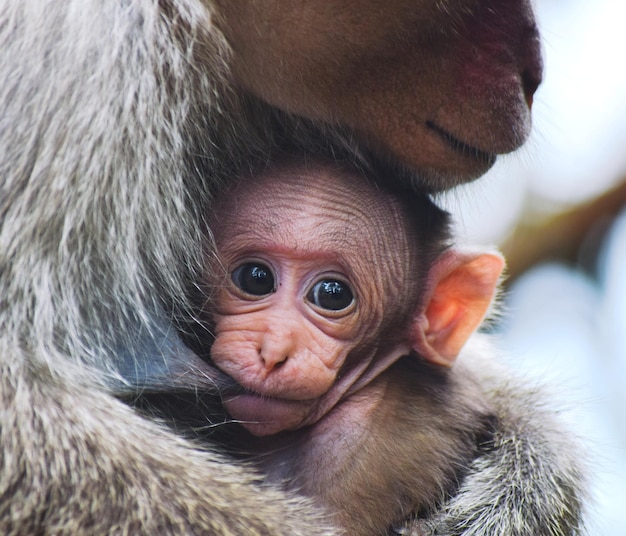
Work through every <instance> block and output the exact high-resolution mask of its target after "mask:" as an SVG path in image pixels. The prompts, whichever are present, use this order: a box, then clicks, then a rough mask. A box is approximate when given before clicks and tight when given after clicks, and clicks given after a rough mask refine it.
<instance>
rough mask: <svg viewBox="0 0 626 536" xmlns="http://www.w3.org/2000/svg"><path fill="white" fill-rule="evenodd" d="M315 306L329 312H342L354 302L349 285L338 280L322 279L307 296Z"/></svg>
mask: <svg viewBox="0 0 626 536" xmlns="http://www.w3.org/2000/svg"><path fill="white" fill-rule="evenodd" d="M306 298H307V300H309V301H310V302H311V303H312V304H313V305H316V306H317V307H320V308H321V309H326V310H328V311H341V310H343V309H346V308H347V307H349V306H350V305H352V302H353V301H354V296H353V295H352V290H350V287H349V286H348V284H347V283H345V282H343V281H339V280H337V279H322V280H320V281H318V282H317V283H315V284H314V285H313V286H312V287H311V290H309V293H308V294H307V296H306Z"/></svg>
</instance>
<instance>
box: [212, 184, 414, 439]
mask: <svg viewBox="0 0 626 536" xmlns="http://www.w3.org/2000/svg"><path fill="white" fill-rule="evenodd" d="M356 185H359V188H361V191H355V189H354V188H355V186H356ZM240 188H241V190H242V191H240V192H237V195H236V196H232V197H236V198H237V199H238V201H237V207H236V211H235V210H233V208H234V207H231V206H229V205H228V204H227V205H226V207H227V208H225V209H223V211H222V212H221V222H222V224H221V225H220V228H219V229H218V232H217V233H216V242H217V250H218V255H219V260H220V262H221V264H222V266H223V267H224V271H223V273H224V277H223V280H222V281H221V282H219V283H218V285H217V286H218V291H217V296H216V303H215V309H214V310H215V313H214V315H213V321H214V326H215V335H216V338H215V341H214V344H213V346H212V349H211V357H212V360H213V362H214V363H215V365H216V366H217V367H219V368H220V369H221V370H222V371H223V372H225V373H226V374H228V375H229V376H231V377H232V378H233V379H234V380H235V381H236V382H237V383H239V384H240V385H241V386H242V387H243V388H245V389H246V392H245V393H244V394H239V395H237V396H234V397H232V398H230V399H227V400H226V401H225V405H226V408H227V409H228V411H229V412H230V413H231V415H232V416H233V417H234V418H235V419H238V420H241V421H242V423H243V424H244V426H246V427H247V428H248V429H249V430H250V431H251V432H253V433H255V434H258V435H267V434H272V433H276V432H278V431H281V430H287V429H294V428H299V427H301V426H304V425H306V424H311V423H313V422H316V421H317V420H318V419H319V418H321V417H322V416H323V415H324V414H326V413H327V412H328V411H329V410H330V409H331V408H332V407H333V406H334V405H335V404H336V403H337V402H338V401H340V400H341V399H342V398H343V397H344V396H346V394H348V393H349V392H352V391H353V390H354V389H355V388H356V387H357V386H360V385H362V384H364V383H366V382H368V381H370V379H371V378H372V377H373V371H374V370H378V367H380V366H383V363H378V361H380V360H378V359H377V363H376V366H375V367H374V363H373V361H374V357H375V356H376V351H377V346H378V345H377V344H376V341H377V339H378V338H379V335H380V333H379V331H380V327H381V324H382V321H383V317H384V315H383V313H385V314H387V312H388V311H386V309H387V308H390V307H391V304H392V303H393V302H394V301H397V300H398V299H399V296H401V288H400V287H401V284H402V281H403V279H404V272H406V271H407V263H408V258H405V257H408V256H407V255H406V251H407V244H406V241H405V240H404V238H402V233H401V232H398V229H399V228H400V225H399V224H400V222H399V220H398V216H397V214H396V213H395V211H394V210H393V208H394V207H393V206H390V205H388V204H387V203H386V202H385V201H383V200H381V199H380V197H381V196H380V194H379V192H376V191H375V190H374V191H370V188H371V187H370V186H367V185H366V184H364V181H363V180H355V181H353V180H352V179H347V178H342V177H330V176H328V174H323V173H321V174H319V175H316V176H314V177H312V176H307V177H298V176H296V177H290V180H287V181H285V180H284V177H283V178H281V179H278V178H274V179H272V178H261V179H260V180H258V181H257V182H256V183H255V184H254V185H245V186H243V185H242V186H241V187H240ZM371 190H373V188H371ZM381 227H384V228H385V229H389V228H391V229H394V230H395V233H393V235H395V237H396V238H392V239H387V238H384V231H383V230H382V229H381ZM390 255H391V257H392V258H390ZM384 366H388V365H384ZM376 373H377V372H376Z"/></svg>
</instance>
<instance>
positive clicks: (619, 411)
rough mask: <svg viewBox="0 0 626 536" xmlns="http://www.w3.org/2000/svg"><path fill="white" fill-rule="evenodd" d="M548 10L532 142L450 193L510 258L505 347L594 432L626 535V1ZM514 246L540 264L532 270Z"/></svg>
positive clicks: (548, 4)
mask: <svg viewBox="0 0 626 536" xmlns="http://www.w3.org/2000/svg"><path fill="white" fill-rule="evenodd" d="M536 7H537V13H538V18H539V24H540V27H541V31H542V36H543V42H544V57H545V78H544V83H543V84H542V86H541V87H540V89H539V91H538V93H537V95H536V98H535V105H534V133H533V135H532V137H531V140H530V142H529V143H528V144H527V145H526V146H525V147H524V148H523V149H522V150H521V151H518V152H517V153H516V154H514V155H512V156H510V157H506V158H505V159H503V160H502V162H500V163H499V164H497V166H496V168H495V169H494V170H493V171H492V172H490V173H489V174H488V175H487V176H486V177H484V178H482V179H481V180H479V181H478V182H477V183H475V184H472V185H469V186H467V187H463V188H460V189H457V190H456V191H454V192H452V193H451V194H449V195H447V196H446V197H445V199H444V204H445V205H446V206H447V208H448V209H449V210H451V211H452V212H453V213H454V214H455V217H456V219H457V223H458V229H457V232H458V233H459V234H460V235H461V237H463V239H464V240H466V241H468V242H470V243H494V242H495V243H498V244H500V245H501V246H502V247H503V249H504V250H505V253H507V255H508V256H509V258H510V259H511V270H512V275H513V276H514V280H513V281H512V283H511V285H510V287H509V288H508V295H507V298H506V301H505V307H506V315H505V319H504V320H503V322H502V323H501V325H500V326H499V327H498V331H499V333H500V336H501V338H502V346H503V347H504V349H505V350H506V352H507V353H508V359H509V361H510V364H511V366H512V367H514V368H516V369H517V370H519V371H520V372H521V373H522V374H524V375H526V376H528V377H529V378H539V379H540V381H541V382H543V383H547V384H548V385H549V387H550V389H551V391H552V392H553V393H554V396H555V399H556V400H557V403H559V402H560V404H561V406H564V407H566V408H567V409H566V417H567V418H568V420H569V421H570V422H571V426H572V427H573V428H574V429H575V430H576V432H577V433H578V434H579V435H580V436H581V437H582V438H583V441H584V442H585V443H586V447H587V450H588V452H589V457H588V460H587V461H588V463H589V464H590V466H591V467H592V468H593V471H592V473H593V490H592V492H593V501H592V504H591V507H590V512H589V516H588V517H589V518H590V525H591V527H590V529H591V530H590V532H591V534H592V535H593V536H626V520H625V519H624V518H625V517H626V188H622V190H619V189H617V190H616V191H615V192H614V193H611V194H610V195H609V196H607V195H606V193H607V191H609V190H611V189H613V188H616V187H619V185H621V184H626V0H537V1H536ZM602 195H604V196H605V198H608V199H609V201H608V204H607V202H599V203H593V201H594V200H595V199H596V198H598V197H601V196H602ZM589 203H592V204H591V205H589ZM585 204H587V205H588V206H589V207H590V208H588V210H587V209H583V208H581V205H582V206H584V205H585ZM620 207H621V208H620ZM568 211H569V213H570V216H569V217H567V218H564V219H563V218H562V219H561V223H557V224H555V223H554V222H555V221H556V220H554V218H553V216H554V215H555V214H559V213H563V212H568ZM583 213H584V214H586V216H581V215H582V214H583ZM589 214H591V216H589ZM559 226H560V227H559ZM520 228H522V229H525V231H524V232H523V233H520V231H519V230H520ZM514 230H517V234H516V235H513V234H512V233H513V231H514ZM572 237H573V238H572ZM572 244H575V245H576V248H575V252H574V253H575V254H574V255H572V254H571V249H572ZM579 246H580V247H579ZM515 252H519V255H520V256H521V257H522V258H525V259H528V258H529V257H531V256H532V255H531V254H533V255H534V254H536V255H537V257H538V258H539V259H540V262H539V263H537V264H535V265H534V266H533V267H532V268H531V269H529V270H526V269H525V267H524V266H522V264H520V261H519V259H517V258H516V256H515V255H514V253H515ZM529 252H530V253H529ZM522 271H523V273H520V272H522ZM518 276H519V277H518ZM529 381H530V380H529Z"/></svg>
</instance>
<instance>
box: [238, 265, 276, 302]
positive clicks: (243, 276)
mask: <svg viewBox="0 0 626 536" xmlns="http://www.w3.org/2000/svg"><path fill="white" fill-rule="evenodd" d="M231 279H232V280H233V283H235V285H237V287H239V288H240V289H241V290H243V291H244V292H245V293H246V294H252V295H253V296H265V295H266V294H271V293H272V292H274V291H275V290H276V288H275V285H274V274H272V271H271V270H270V269H269V268H268V267H267V266H265V265H264V264H261V263H257V262H247V263H246V264H242V265H241V266H239V267H238V268H236V269H235V270H234V271H233V273H232V275H231Z"/></svg>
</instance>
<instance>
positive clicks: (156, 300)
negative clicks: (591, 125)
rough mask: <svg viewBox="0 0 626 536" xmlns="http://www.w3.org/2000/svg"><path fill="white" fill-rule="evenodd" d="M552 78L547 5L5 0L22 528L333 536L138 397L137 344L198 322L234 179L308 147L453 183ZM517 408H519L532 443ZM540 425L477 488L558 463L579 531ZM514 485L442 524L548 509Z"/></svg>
mask: <svg viewBox="0 0 626 536" xmlns="http://www.w3.org/2000/svg"><path fill="white" fill-rule="evenodd" d="M231 66H232V70H231V68H230V67H231ZM540 71H541V67H540V59H539V54H538V40H537V32H536V27H535V24H534V20H533V17H532V12H531V9H530V7H529V2H528V0H497V1H496V0H493V1H483V2H479V1H473V0H443V1H438V2H435V1H428V0H423V1H421V2H415V1H408V0H407V1H395V2H385V3H384V4H383V3H379V2H375V1H373V0H372V1H368V2H356V1H351V2H344V1H341V2H340V1H336V2H325V1H316V2H307V3H295V2H293V3H292V2H266V1H259V2H255V1H243V0H242V1H241V2H231V1H226V0H225V1H224V2H210V1H209V0H205V1H200V0H169V1H167V0H164V1H161V2H157V1H156V0H137V1H134V2H126V1H117V2H114V1H110V2H102V1H101V0H68V1H67V2H55V1H53V0H3V1H2V2H1V3H0V73H1V74H2V80H3V82H2V84H0V107H1V108H0V181H1V182H0V378H1V380H0V381H1V384H0V385H1V391H0V397H1V404H2V412H1V413H0V415H1V417H0V418H1V421H0V434H1V435H0V448H1V452H2V457H1V458H0V465H1V466H0V531H1V532H2V533H4V534H25V533H72V534H74V533H81V532H88V533H141V532H145V533H183V532H196V533H198V532H207V533H211V534H233V533H234V534H255V533H256V534H268V533H270V534H298V533H301V534H307V533H308V534H321V533H324V532H325V529H324V527H323V526H322V525H321V524H320V523H318V522H313V520H316V519H317V518H318V514H317V513H315V512H312V511H311V510H310V509H309V507H308V506H307V505H306V504H305V503H304V502H302V501H301V500H299V499H298V498H287V497H284V496H282V495H280V494H279V493H278V492H277V491H275V490H274V491H272V490H270V489H267V488H265V487H263V486H262V484H260V483H258V482H257V481H256V480H255V478H254V476H253V475H251V474H249V472H248V471H246V469H245V468H242V467H238V466H236V465H235V464H233V463H225V462H224V460H223V459H222V458H221V457H219V456H218V455H215V454H211V453H203V452H200V451H198V450H197V449H196V448H194V445H193V444H191V443H189V442H187V441H185V440H183V439H181V438H180V437H178V436H177V435H175V434H174V433H172V432H170V431H167V430H164V429H163V428H162V427H160V426H159V425H157V424H156V423H154V422H151V421H150V420H148V419H145V418H142V417H141V416H139V415H138V414H137V413H135V412H134V411H133V410H132V409H130V408H129V407H127V406H126V405H124V404H123V403H121V402H119V401H118V400H117V399H116V398H115V396H114V395H115V394H116V393H117V392H119V390H120V386H122V385H126V386H128V385H132V383H133V381H134V379H136V378H141V377H142V370H143V369H142V366H143V365H144V364H142V362H141V361H140V360H139V359H137V360H133V358H134V357H138V356H139V355H140V354H145V348H135V347H134V346H133V344H134V343H135V341H136V340H138V337H137V333H138V332H141V331H147V332H148V333H150V334H152V335H153V337H154V339H155V341H157V339H158V335H159V328H158V327H157V326H155V324H154V317H155V315H156V314H157V312H158V311H161V310H162V309H163V308H166V309H167V310H168V311H171V312H175V313H177V314H182V315H186V314H188V312H189V307H188V306H189V304H188V303H187V301H186V300H185V299H184V296H185V290H186V289H187V283H188V282H189V281H190V280H193V277H194V275H195V273H196V272H197V270H198V269H199V267H200V266H201V262H202V260H203V259H202V257H201V255H200V251H201V247H200V242H201V240H203V236H202V235H201V233H199V232H198V227H199V226H198V223H199V222H200V221H201V216H200V215H201V214H203V213H205V211H206V210H207V209H208V206H209V203H210V198H211V187H212V185H213V184H214V183H215V182H217V181H220V180H222V179H223V177H225V176H227V175H226V174H227V173H232V171H233V170H234V169H236V168H238V167H239V166H241V165H243V164H244V163H246V162H250V161H251V160H252V159H254V158H257V157H262V156H263V155H267V154H268V153H269V152H271V150H272V148H273V146H274V145H275V144H281V143H282V142H283V141H284V140H290V142H292V143H295V144H296V145H297V144H301V145H303V146H310V145H312V144H320V145H323V146H325V147H329V148H330V149H329V150H330V151H331V152H334V153H337V152H339V153H345V154H346V155H353V157H354V158H355V159H356V160H358V162H359V163H360V165H365V166H372V167H374V168H375V167H377V166H382V167H387V168H391V169H395V170H396V171H397V173H396V175H397V176H399V177H408V178H409V179H411V180H413V181H414V182H415V184H416V186H418V187H424V188H429V189H433V190H437V189H445V188H448V187H450V186H453V185H454V184H457V183H459V182H462V181H463V180H467V179H470V178H475V177H477V176H479V175H480V174H481V173H482V172H484V171H485V170H486V169H487V168H488V167H489V166H490V165H491V163H492V162H493V160H494V155H495V154H496V153H500V152H506V151H509V150H512V149H514V148H516V147H517V146H518V145H519V144H520V143H521V142H522V141H523V140H524V138H525V136H526V134H527V131H528V125H529V119H528V117H529V111H528V105H529V103H530V101H531V100H532V94H533V92H534V89H535V87H536V85H537V83H538V80H539V77H540ZM164 329H169V327H168V325H167V320H165V328H164ZM173 355H176V356H178V358H179V359H178V360H177V361H175V362H174V361H171V362H170V361H167V360H166V361H164V362H163V366H164V372H163V378H164V379H163V383H162V384H161V385H159V387H160V388H166V387H167V385H165V382H166V380H167V381H170V382H171V383H176V382H175V380H176V378H178V377H180V378H181V382H182V383H183V384H184V385H185V386H186V387H193V386H194V385H195V386H197V387H198V388H200V387H203V386H204V387H208V386H209V385H210V383H211V381H210V380H211V374H212V370H211V368H210V367H209V366H208V365H207V364H206V363H204V362H202V361H200V360H198V359H196V358H195V357H194V356H193V354H191V353H190V352H186V353H185V350H184V349H183V348H178V349H176V351H175V352H173ZM163 357H167V353H166V352H164V353H163ZM170 357H171V356H170ZM129 363H131V364H132V365H133V366H132V367H128V364H129ZM133 375H134V376H133ZM177 375H178V376H177ZM203 382H204V383H203ZM509 410H510V411H509ZM518 412H519V413H521V410H519V409H516V406H514V405H513V406H510V407H509V406H508V405H506V404H505V405H504V407H503V409H502V416H503V422H504V423H505V424H507V425H508V428H507V427H506V426H505V427H504V428H503V430H505V432H506V431H507V430H509V431H510V436H511V437H517V436H515V434H514V432H513V430H514V429H516V428H515V426H517V425H518V423H519V422H520V421H519V420H518V419H516V417H517V414H518ZM509 417H510V418H509ZM511 423H513V424H511ZM521 426H522V427H523V429H524V430H527V431H529V432H530V433H531V435H532V432H535V434H536V435H535V436H533V439H537V441H536V444H537V445H538V446H537V448H536V450H533V451H532V452H530V453H529V450H528V445H529V444H531V443H534V442H533V441H528V442H527V443H525V442H524V440H523V439H520V440H519V441H520V442H519V443H516V444H515V447H516V448H514V449H513V450H512V451H511V450H506V452H505V449H504V447H502V448H496V449H495V450H494V452H495V454H494V453H493V452H491V453H489V454H486V455H485V456H484V457H482V458H481V459H479V460H478V461H477V464H476V467H475V468H474V469H473V472H470V474H469V475H468V482H469V483H470V484H471V483H472V482H476V481H482V482H483V489H491V488H492V487H493V486H492V484H493V483H494V479H495V478H498V477H499V476H501V475H502V474H506V475H516V474H517V471H516V470H517V469H518V468H519V467H524V468H528V469H530V468H531V467H534V466H533V465H527V464H529V463H530V462H529V461H528V460H529V459H531V458H532V461H534V458H533V456H535V455H537V456H538V457H539V458H541V459H544V458H545V459H546V460H547V461H546V462H545V463H546V464H547V466H548V467H549V471H548V473H547V474H549V475H550V477H551V479H549V480H550V481H551V482H552V481H553V482H554V484H553V487H549V486H548V493H552V492H554V493H555V494H557V495H558V494H559V493H560V494H562V495H563V496H564V497H566V498H567V501H558V500H557V504H555V505H554V504H552V503H549V504H548V505H544V506H543V507H542V508H543V509H542V510H541V511H540V512H539V517H541V516H542V515H547V516H548V517H549V518H550V520H551V522H552V520H553V517H552V514H554V513H555V512H559V510H562V509H563V507H565V508H572V509H573V510H572V512H571V514H570V512H569V511H567V510H566V513H565V514H563V515H562V516H559V517H558V519H559V522H563V525H562V526H560V528H564V530H565V529H568V530H569V529H571V528H572V527H573V526H575V524H576V522H577V514H578V512H577V510H576V509H577V507H578V503H577V499H576V496H575V493H574V492H575V489H572V488H575V486H576V485H577V482H576V480H575V476H576V475H575V471H574V469H575V467H574V468H572V467H571V466H570V465H568V464H567V463H561V462H559V460H558V459H556V458H558V456H559V449H558V446H557V447H552V446H551V445H550V444H549V440H550V437H549V436H548V435H546V434H543V435H542V431H541V429H538V430H537V429H535V428H533V427H532V426H531V423H528V422H523V421H522V424H521ZM508 437H509V436H506V433H505V437H504V440H506V439H507V438H508ZM546 439H547V440H548V445H547V446H543V445H545V443H546ZM506 443H507V442H506V441H503V445H505V444H506ZM516 451H520V452H522V455H521V456H520V457H519V458H515V459H513V460H511V459H510V458H509V457H508V455H509V454H511V452H516ZM531 454H532V455H531ZM566 461H567V460H565V462H566ZM494 471H495V472H496V473H494ZM497 471H500V472H499V473H497ZM472 478H473V479H474V480H472ZM530 482H532V478H531V477H530V476H529V477H528V480H526V479H525V480H523V481H522V482H521V483H520V482H517V481H515V482H512V483H511V485H510V486H506V485H502V486H500V487H498V489H499V490H504V492H505V493H506V492H507V491H510V490H513V491H514V490H518V489H519V486H518V484H521V485H526V484H529V483H530ZM524 489H525V491H526V492H527V494H528V495H529V496H531V498H533V499H537V496H536V495H537V494H538V493H539V491H538V490H537V489H536V488H534V487H528V486H526V487H525V488H524ZM260 491H262V493H260ZM470 491H471V488H470ZM533 493H535V495H533ZM491 498H493V495H492V496H491V497H489V498H487V497H484V496H479V497H477V496H476V495H473V496H472V495H471V493H468V492H467V490H465V491H464V490H463V489H461V490H460V493H459V495H458V496H456V497H455V498H454V501H452V502H450V503H449V504H447V505H446V507H445V508H443V509H442V512H441V519H442V520H443V521H442V523H443V525H442V526H445V524H446V523H449V524H456V525H457V526H458V527H463V526H465V527H467V526H470V527H471V528H472V530H476V531H478V532H480V531H481V530H482V529H484V528H485V527H494V526H506V527H513V528H515V527H517V525H516V524H515V523H517V522H519V519H520V516H519V514H518V513H517V512H516V510H515V507H517V506H518V505H519V506H520V508H521V509H522V511H523V512H522V513H523V514H530V513H531V512H530V509H531V508H533V507H534V506H536V504H537V503H538V500H536V501H533V500H531V499H528V500H524V501H519V500H517V498H518V497H517V496H514V495H513V494H509V495H508V496H507V498H508V499H512V500H513V502H507V501H506V500H504V501H502V502H501V503H499V504H502V505H503V508H501V509H499V510H496V511H493V510H490V508H491V506H492V504H491V503H492V502H493V501H491ZM553 500H554V499H553ZM564 503H565V504H564ZM527 504H528V506H526V505H527ZM487 511H489V512H491V513H490V514H489V516H488V517H487V518H485V517H484V514H485V512H487ZM536 517H537V516H535V518H536ZM528 518H529V519H531V518H532V519H535V518H533V516H532V515H529V516H528ZM438 520H439V518H438V517H436V516H435V517H433V522H435V521H437V522H438ZM531 522H532V520H531V521H527V520H524V521H523V523H524V527H526V528H527V529H528V530H529V531H530V532H529V533H535V534H540V533H541V531H542V530H543V528H542V527H543V526H544V525H541V524H539V520H536V521H534V524H533V525H530V523H531ZM498 523H500V525H498ZM468 524H469V525H468ZM528 527H530V528H528ZM420 530H421V529H420ZM429 530H430V529H429ZM434 530H436V529H433V531H434ZM459 530H460V529H459ZM450 531H452V529H450ZM510 533H513V532H512V531H511V532H510Z"/></svg>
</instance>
